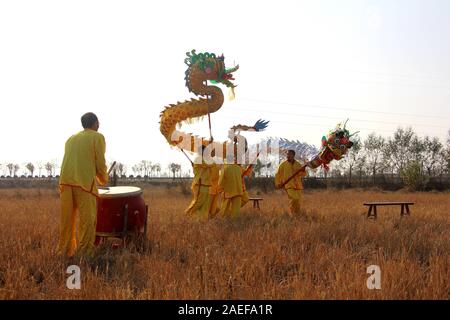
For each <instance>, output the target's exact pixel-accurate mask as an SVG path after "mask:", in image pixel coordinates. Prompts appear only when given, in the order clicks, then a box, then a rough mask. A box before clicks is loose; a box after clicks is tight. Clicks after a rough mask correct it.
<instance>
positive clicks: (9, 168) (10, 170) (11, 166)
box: [6, 163, 14, 177]
mask: <svg viewBox="0 0 450 320" xmlns="http://www.w3.org/2000/svg"><path fill="white" fill-rule="evenodd" d="M6 167H7V168H8V171H9V176H10V177H12V176H13V172H14V163H8V164H7V165H6Z"/></svg>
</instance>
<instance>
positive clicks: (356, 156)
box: [340, 140, 365, 184]
mask: <svg viewBox="0 0 450 320" xmlns="http://www.w3.org/2000/svg"><path fill="white" fill-rule="evenodd" d="M361 149H362V147H361V142H360V141H359V140H356V141H355V142H354V144H353V146H352V147H351V149H349V151H348V153H347V154H346V155H345V158H344V159H343V160H342V161H341V162H340V165H341V166H342V167H343V168H345V169H346V171H347V173H348V182H349V184H352V174H353V168H354V167H357V166H358V167H359V166H360V163H361V162H364V161H365V158H364V155H363V154H362V152H361Z"/></svg>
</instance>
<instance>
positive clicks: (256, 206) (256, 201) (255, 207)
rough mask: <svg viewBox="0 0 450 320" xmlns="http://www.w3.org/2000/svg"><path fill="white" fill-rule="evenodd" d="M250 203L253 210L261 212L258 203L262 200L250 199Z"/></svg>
mask: <svg viewBox="0 0 450 320" xmlns="http://www.w3.org/2000/svg"><path fill="white" fill-rule="evenodd" d="M250 200H251V201H253V209H258V210H261V208H260V207H259V202H260V201H263V198H250Z"/></svg>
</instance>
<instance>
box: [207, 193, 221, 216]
mask: <svg viewBox="0 0 450 320" xmlns="http://www.w3.org/2000/svg"><path fill="white" fill-rule="evenodd" d="M218 204H219V194H218V193H216V194H210V195H209V217H210V218H214V217H215V216H217V213H218V211H219V206H218Z"/></svg>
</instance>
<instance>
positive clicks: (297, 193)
mask: <svg viewBox="0 0 450 320" xmlns="http://www.w3.org/2000/svg"><path fill="white" fill-rule="evenodd" d="M286 192H287V194H288V198H289V211H290V212H291V214H298V213H300V210H301V207H302V201H303V199H302V198H303V197H302V190H295V189H287V190H286Z"/></svg>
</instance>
